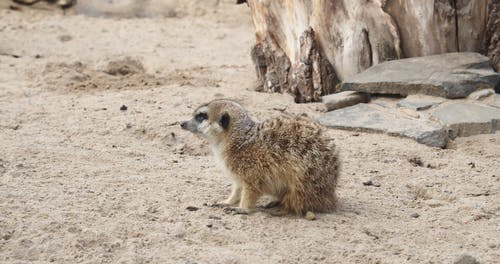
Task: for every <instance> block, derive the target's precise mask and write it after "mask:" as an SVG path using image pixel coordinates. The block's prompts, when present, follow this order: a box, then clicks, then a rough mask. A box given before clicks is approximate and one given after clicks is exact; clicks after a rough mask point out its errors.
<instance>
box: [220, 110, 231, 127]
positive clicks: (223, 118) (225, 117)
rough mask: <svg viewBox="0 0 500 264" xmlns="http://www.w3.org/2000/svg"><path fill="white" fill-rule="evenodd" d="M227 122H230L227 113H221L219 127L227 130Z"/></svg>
mask: <svg viewBox="0 0 500 264" xmlns="http://www.w3.org/2000/svg"><path fill="white" fill-rule="evenodd" d="M229 121H230V117H229V114H228V113H223V114H222V115H221V117H220V119H219V125H220V126H221V127H222V128H224V129H227V127H228V126H229Z"/></svg>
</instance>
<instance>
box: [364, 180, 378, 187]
mask: <svg viewBox="0 0 500 264" xmlns="http://www.w3.org/2000/svg"><path fill="white" fill-rule="evenodd" d="M363 185H364V186H373V187H380V186H381V185H380V183H376V182H373V181H372V180H371V179H370V180H367V181H364V182H363Z"/></svg>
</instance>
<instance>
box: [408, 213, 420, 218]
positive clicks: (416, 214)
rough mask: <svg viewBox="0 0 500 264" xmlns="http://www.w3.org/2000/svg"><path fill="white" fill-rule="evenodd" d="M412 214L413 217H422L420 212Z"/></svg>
mask: <svg viewBox="0 0 500 264" xmlns="http://www.w3.org/2000/svg"><path fill="white" fill-rule="evenodd" d="M410 216H411V217H413V218H419V217H420V215H419V214H418V213H413V214H411V215H410Z"/></svg>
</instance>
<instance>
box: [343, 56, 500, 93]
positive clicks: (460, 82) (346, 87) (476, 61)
mask: <svg viewBox="0 0 500 264" xmlns="http://www.w3.org/2000/svg"><path fill="white" fill-rule="evenodd" d="M480 89H494V90H495V91H499V90H500V74H498V73H496V72H495V71H494V70H493V68H492V67H491V63H490V61H489V59H488V58H487V57H485V56H483V55H481V54H479V53H474V52H462V53H446V54H440V55H433V56H426V57H417V58H408V59H402V60H393V61H386V62H383V63H380V64H377V65H375V66H373V67H371V68H369V69H367V70H366V71H364V72H362V73H359V74H357V75H355V76H353V77H351V78H348V79H346V80H344V82H343V83H342V84H341V90H342V91H360V92H366V93H371V94H375V93H377V94H399V95H410V94H425V95H432V96H440V97H445V98H464V97H467V96H468V95H469V94H470V93H472V92H474V91H477V90H480Z"/></svg>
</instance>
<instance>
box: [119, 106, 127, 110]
mask: <svg viewBox="0 0 500 264" xmlns="http://www.w3.org/2000/svg"><path fill="white" fill-rule="evenodd" d="M127 109H128V107H127V106H126V105H122V106H121V107H120V111H127Z"/></svg>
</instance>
